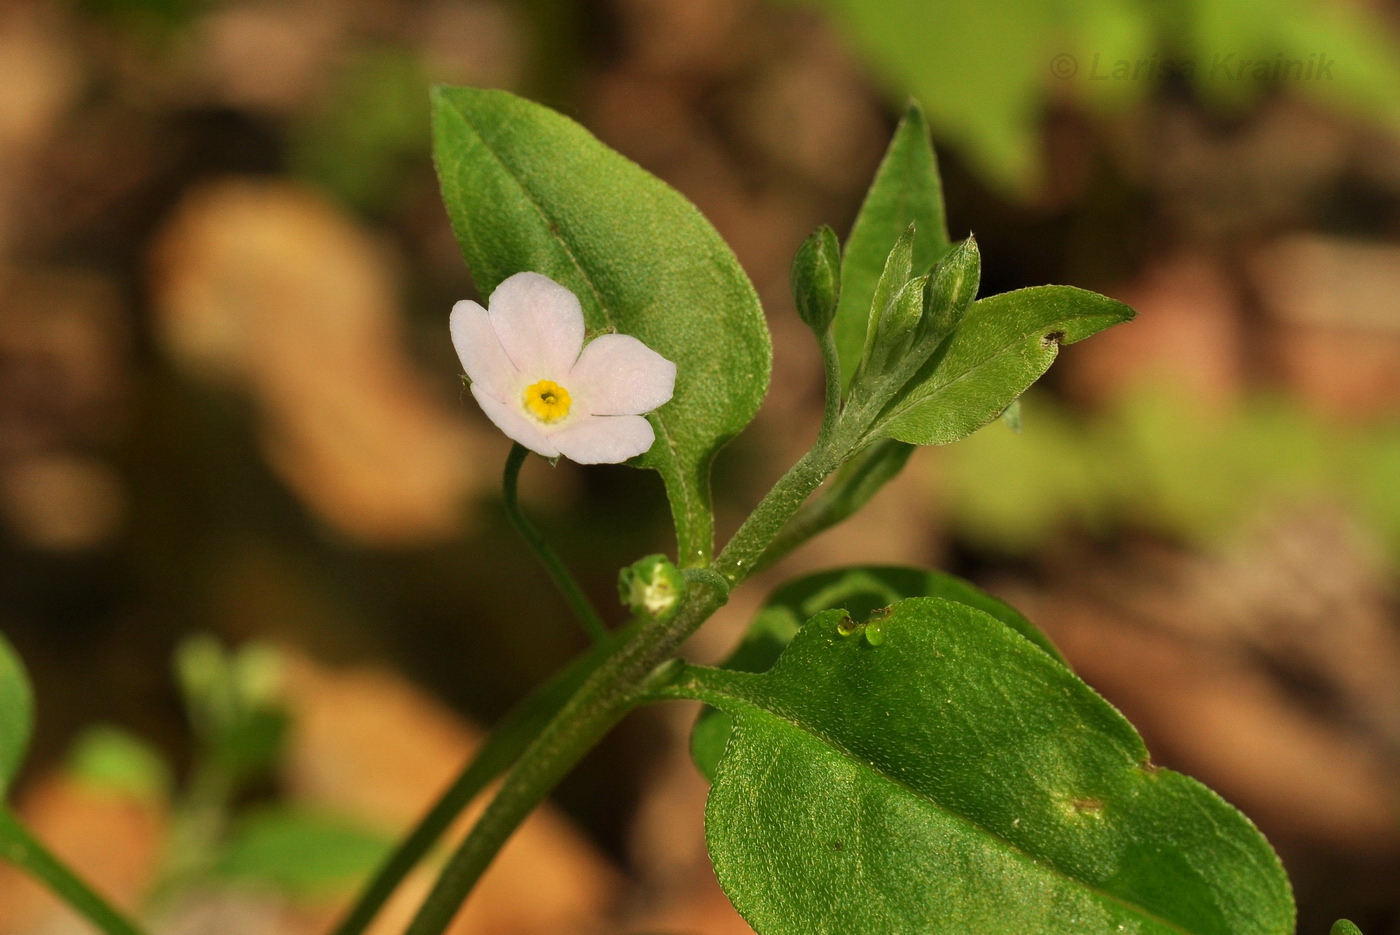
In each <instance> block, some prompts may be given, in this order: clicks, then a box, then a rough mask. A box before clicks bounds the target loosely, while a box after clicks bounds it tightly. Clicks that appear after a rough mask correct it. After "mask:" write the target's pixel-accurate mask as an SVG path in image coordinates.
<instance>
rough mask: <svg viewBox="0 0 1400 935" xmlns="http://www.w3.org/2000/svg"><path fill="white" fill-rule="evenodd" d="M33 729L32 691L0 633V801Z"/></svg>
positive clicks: (26, 676) (1, 803)
mask: <svg viewBox="0 0 1400 935" xmlns="http://www.w3.org/2000/svg"><path fill="white" fill-rule="evenodd" d="M33 730H34V693H33V690H32V689H31V688H30V687H29V676H28V675H26V674H25V671H24V663H22V662H20V660H19V654H18V653H16V652H15V649H14V647H13V646H11V645H10V643H9V641H8V640H6V639H5V637H4V635H3V634H0V805H3V801H4V797H5V796H6V795H7V794H8V793H9V790H10V784H11V783H12V782H14V779H15V776H16V774H18V773H19V768H20V766H21V765H22V764H23V763H24V754H25V751H26V750H28V749H29V736H30V734H31V733H32V732H33Z"/></svg>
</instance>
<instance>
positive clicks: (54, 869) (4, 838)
mask: <svg viewBox="0 0 1400 935" xmlns="http://www.w3.org/2000/svg"><path fill="white" fill-rule="evenodd" d="M0 856H3V857H4V858H5V859H6V860H8V861H10V862H11V863H13V864H15V865H16V866H18V867H20V868H22V869H24V870H26V871H28V872H29V873H30V874H32V875H33V876H34V877H35V878H36V879H38V880H39V881H41V882H42V883H43V884H44V885H45V886H47V887H48V888H49V889H50V890H52V891H53V893H54V895H55V896H57V897H58V898H59V899H61V900H63V901H64V902H65V903H67V904H68V905H69V906H71V907H72V908H73V909H74V910H75V911H77V912H79V913H81V914H82V915H83V916H84V917H85V918H86V919H87V920H88V921H89V922H91V923H92V924H93V925H95V926H96V927H97V928H98V929H100V930H101V931H103V932H105V933H107V935H143V933H142V931H141V929H139V928H137V927H136V925H135V923H133V922H131V921H130V920H129V919H127V917H126V916H124V915H122V914H121V913H120V912H118V911H117V910H115V909H113V908H112V907H111V905H109V904H108V903H107V901H106V900H104V899H103V898H102V897H101V896H98V895H97V894H96V893H95V892H93V890H92V889H91V888H90V887H89V886H88V885H87V884H86V883H84V882H83V881H82V880H80V879H78V877H77V876H75V875H74V873H73V871H71V870H69V869H68V867H67V866H65V865H64V864H63V863H62V862H61V861H60V860H59V859H58V858H57V857H55V856H54V855H53V854H51V853H49V851H48V849H46V848H45V847H44V846H43V845H42V844H40V843H39V842H38V841H37V840H35V838H34V837H33V835H31V834H30V833H29V831H28V830H27V829H26V828H25V827H24V825H22V824H20V822H19V820H18V819H17V818H15V816H14V815H12V814H11V813H10V812H9V810H7V809H5V808H3V807H0Z"/></svg>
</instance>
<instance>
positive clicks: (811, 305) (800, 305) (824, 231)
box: [792, 224, 841, 335]
mask: <svg viewBox="0 0 1400 935" xmlns="http://www.w3.org/2000/svg"><path fill="white" fill-rule="evenodd" d="M792 294H793V297H794V298H795V299H796V300H797V314H798V315H799V316H800V317H801V318H802V320H803V321H804V322H806V323H807V327H809V328H811V329H812V330H813V331H815V332H816V333H817V334H818V335H822V334H825V333H826V331H827V329H829V328H830V327H831V323H832V321H834V320H835V318H836V307H837V304H838V303H839V302H840V299H841V245H840V244H839V243H838V242H837V240H836V232H835V231H833V230H832V229H831V228H830V227H827V226H826V225H825V224H823V225H822V226H821V227H820V228H818V229H817V231H816V232H815V233H813V234H812V235H811V236H810V237H808V238H807V239H806V240H804V241H803V242H802V246H801V247H800V248H799V249H798V251H797V256H795V257H793V260H792Z"/></svg>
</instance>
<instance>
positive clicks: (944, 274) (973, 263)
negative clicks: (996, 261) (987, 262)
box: [919, 237, 982, 348]
mask: <svg viewBox="0 0 1400 935" xmlns="http://www.w3.org/2000/svg"><path fill="white" fill-rule="evenodd" d="M981 278H982V254H981V253H980V252H979V251H978V249H977V238H975V237H968V238H967V239H966V240H964V241H963V242H962V243H960V244H958V245H957V246H955V247H954V248H953V249H952V250H950V251H948V253H947V254H946V255H945V256H944V257H943V259H942V260H940V261H939V262H938V265H937V266H935V267H934V268H933V272H932V273H931V274H930V275H929V278H928V290H927V296H926V298H925V300H924V320H923V322H922V323H921V325H920V329H919V331H920V334H919V340H920V343H921V344H922V343H924V342H927V345H928V346H929V347H930V348H932V347H933V346H936V345H937V344H938V342H940V341H942V340H943V339H944V338H946V337H947V336H948V335H950V334H952V333H953V331H954V330H955V329H956V328H957V327H958V324H959V323H960V322H961V321H962V317H963V313H964V312H966V311H967V307H968V306H969V305H971V304H972V300H973V299H974V298H975V297H976V296H977V287H978V285H979V283H980V282H981Z"/></svg>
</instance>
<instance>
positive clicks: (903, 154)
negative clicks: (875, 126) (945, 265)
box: [833, 102, 948, 386]
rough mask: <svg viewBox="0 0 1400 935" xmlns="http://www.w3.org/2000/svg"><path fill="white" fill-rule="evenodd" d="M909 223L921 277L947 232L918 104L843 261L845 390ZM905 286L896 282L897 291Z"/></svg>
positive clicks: (839, 325)
mask: <svg viewBox="0 0 1400 935" xmlns="http://www.w3.org/2000/svg"><path fill="white" fill-rule="evenodd" d="M910 224H913V225H915V234H914V263H913V270H914V273H915V275H921V274H923V273H927V272H928V271H929V270H930V269H931V268H932V267H933V264H934V263H936V262H938V259H939V258H940V257H941V256H943V254H944V253H946V252H947V250H948V228H947V224H946V222H945V221H944V218H943V184H942V182H941V181H940V180H939V177H938V159H937V157H935V156H934V154H933V144H932V143H930V142H929V135H928V124H927V123H925V122H924V114H923V111H922V110H920V109H919V106H918V105H917V104H915V103H913V102H911V103H910V104H909V107H908V109H907V110H906V111H905V113H904V119H903V120H901V121H900V122H899V128H898V129H896V130H895V133H894V138H893V139H891V140H890V145H889V149H888V150H886V152H885V158H884V161H883V162H881V163H880V168H879V171H877V172H876V173H875V180H874V181H873V182H871V183H870V191H869V192H867V193H866V196H865V203H864V204H862V205H861V208H860V214H859V215H857V216H856V222H855V224H854V225H853V226H852V227H851V234H850V236H849V237H847V238H846V245H845V252H844V254H843V255H842V258H841V303H840V305H839V306H838V307H837V311H836V322H835V324H834V325H833V331H834V334H835V336H836V350H837V353H838V354H839V356H840V358H841V378H842V383H843V385H844V386H850V383H851V378H852V377H853V376H855V372H856V365H857V364H858V363H860V357H861V351H862V350H863V349H864V347H865V334H866V331H867V330H868V329H869V321H870V314H871V311H870V306H871V300H872V298H873V297H874V295H875V284H876V283H877V282H879V279H880V273H881V272H882V271H883V270H884V268H885V259H886V258H887V257H888V256H889V254H890V250H892V249H893V248H894V245H895V243H896V242H897V241H898V240H899V238H900V236H901V235H902V234H903V233H904V232H905V231H906V230H907V229H908V228H909V225H910ZM901 285H903V283H896V284H895V288H898V287H899V286H901Z"/></svg>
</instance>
